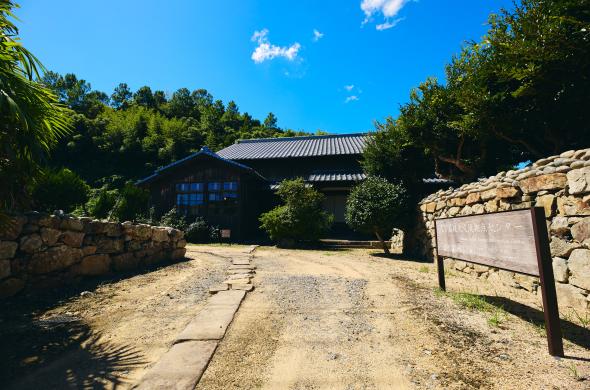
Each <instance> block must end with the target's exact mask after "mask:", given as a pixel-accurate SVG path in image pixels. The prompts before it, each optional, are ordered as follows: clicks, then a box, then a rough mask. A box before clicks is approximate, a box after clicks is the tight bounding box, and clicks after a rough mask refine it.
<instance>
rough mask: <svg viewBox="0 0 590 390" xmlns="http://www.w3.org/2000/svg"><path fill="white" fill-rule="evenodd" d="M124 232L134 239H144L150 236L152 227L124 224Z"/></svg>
mask: <svg viewBox="0 0 590 390" xmlns="http://www.w3.org/2000/svg"><path fill="white" fill-rule="evenodd" d="M124 232H125V234H126V235H128V236H131V238H133V239H134V240H139V241H145V240H149V239H150V238H151V237H152V227H151V226H150V225H144V224H140V225H125V226H124Z"/></svg>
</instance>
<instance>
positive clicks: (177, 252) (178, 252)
mask: <svg viewBox="0 0 590 390" xmlns="http://www.w3.org/2000/svg"><path fill="white" fill-rule="evenodd" d="M185 254H186V248H176V249H174V250H173V251H172V253H171V254H170V258H171V259H172V260H178V259H182V258H184V255H185Z"/></svg>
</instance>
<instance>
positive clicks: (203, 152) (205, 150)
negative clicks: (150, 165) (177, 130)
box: [135, 146, 266, 185]
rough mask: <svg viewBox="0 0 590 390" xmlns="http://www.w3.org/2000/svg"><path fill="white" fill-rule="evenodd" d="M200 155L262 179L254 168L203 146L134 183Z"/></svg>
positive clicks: (151, 177) (150, 179) (143, 182)
mask: <svg viewBox="0 0 590 390" xmlns="http://www.w3.org/2000/svg"><path fill="white" fill-rule="evenodd" d="M202 155H205V156H209V157H213V158H215V159H218V160H221V161H223V162H225V163H227V164H230V165H233V166H235V167H237V168H241V169H244V170H247V171H250V172H252V173H253V174H255V175H256V176H259V177H260V178H262V179H264V177H262V175H260V174H259V173H258V172H256V171H255V170H254V169H252V168H250V167H249V166H247V165H244V164H240V163H239V162H236V161H232V160H228V159H226V158H223V157H221V156H219V155H218V154H217V153H214V152H213V151H211V149H209V148H208V147H206V146H205V147H203V148H201V150H199V151H198V152H195V153H193V154H190V155H188V156H186V157H185V158H181V159H180V160H177V161H174V162H173V163H170V164H168V165H166V166H163V167H161V168H158V169H156V171H155V172H154V173H153V174H152V175H150V176H148V177H146V178H143V179H141V180H139V181H137V183H135V184H137V185H140V184H145V183H148V182H150V181H152V180H154V179H155V178H157V177H159V176H160V175H161V173H162V172H163V171H166V170H168V169H170V168H173V167H175V166H177V165H181V164H183V163H185V162H187V161H190V160H192V159H194V158H195V157H198V156H202ZM264 180H266V179H264Z"/></svg>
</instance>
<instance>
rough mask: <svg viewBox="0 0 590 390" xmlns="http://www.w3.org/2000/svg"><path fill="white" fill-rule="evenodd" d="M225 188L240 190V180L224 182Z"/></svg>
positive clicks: (227, 189) (226, 189)
mask: <svg viewBox="0 0 590 390" xmlns="http://www.w3.org/2000/svg"><path fill="white" fill-rule="evenodd" d="M223 190H224V191H237V190H238V182H237V181H226V182H225V183H223Z"/></svg>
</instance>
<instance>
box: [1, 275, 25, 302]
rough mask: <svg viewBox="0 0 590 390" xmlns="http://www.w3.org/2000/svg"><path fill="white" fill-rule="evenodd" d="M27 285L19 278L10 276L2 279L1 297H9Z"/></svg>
mask: <svg viewBox="0 0 590 390" xmlns="http://www.w3.org/2000/svg"><path fill="white" fill-rule="evenodd" d="M24 287H25V282H24V281H22V280H21V279H18V278H8V279H4V280H2V281H0V298H8V297H11V296H13V295H15V294H16V293H18V292H19V291H20V290H22V289H23V288H24Z"/></svg>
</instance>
